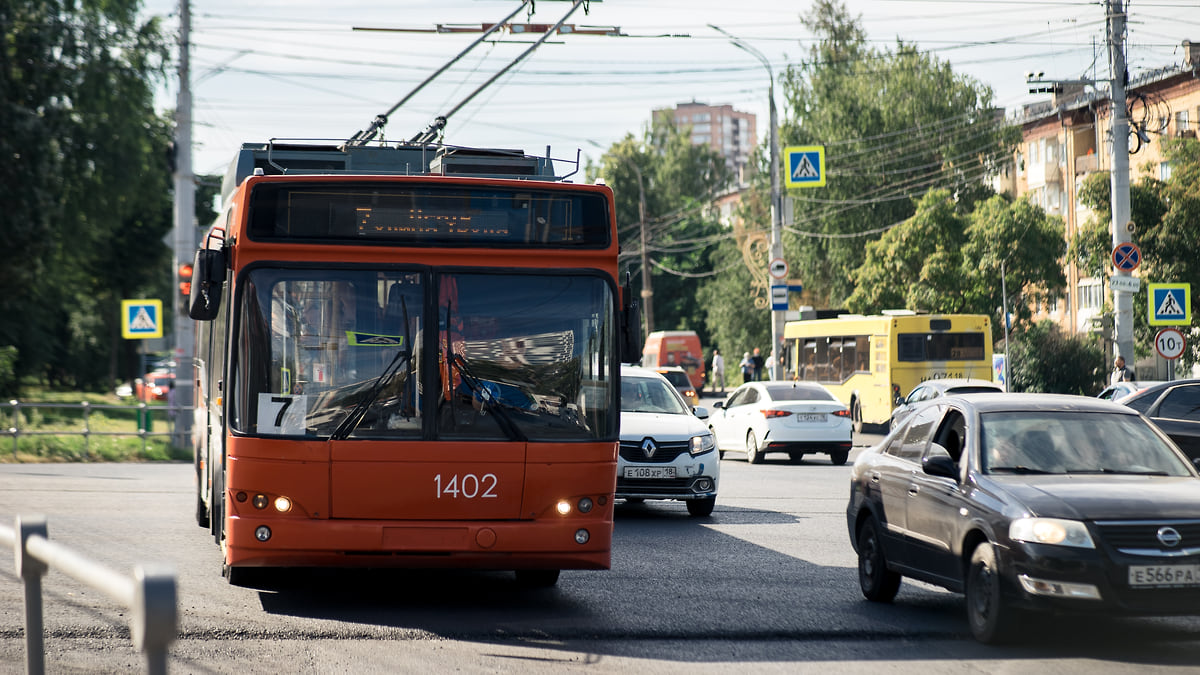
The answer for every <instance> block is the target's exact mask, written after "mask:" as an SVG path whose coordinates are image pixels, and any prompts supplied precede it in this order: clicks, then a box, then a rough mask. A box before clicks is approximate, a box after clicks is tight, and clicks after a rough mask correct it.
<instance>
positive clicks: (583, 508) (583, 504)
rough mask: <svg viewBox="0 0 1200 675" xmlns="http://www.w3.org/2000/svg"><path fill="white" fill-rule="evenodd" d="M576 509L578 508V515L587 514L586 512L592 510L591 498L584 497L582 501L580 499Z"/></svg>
mask: <svg viewBox="0 0 1200 675" xmlns="http://www.w3.org/2000/svg"><path fill="white" fill-rule="evenodd" d="M578 508H579V512H580V513H587V512H588V511H591V510H592V498H591V497H584V498H583V499H580V500H579V506H578Z"/></svg>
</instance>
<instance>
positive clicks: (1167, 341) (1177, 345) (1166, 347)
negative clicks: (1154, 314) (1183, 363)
mask: <svg viewBox="0 0 1200 675" xmlns="http://www.w3.org/2000/svg"><path fill="white" fill-rule="evenodd" d="M1186 345H1187V342H1186V341H1185V340H1184V339H1183V333H1182V332H1180V331H1179V329H1178V328H1164V329H1162V330H1160V331H1158V334H1157V335H1155V336H1154V351H1156V352H1158V355H1159V356H1161V357H1163V358H1164V359H1167V360H1168V361H1170V360H1172V359H1177V358H1179V357H1180V356H1182V355H1183V348H1184V346H1186Z"/></svg>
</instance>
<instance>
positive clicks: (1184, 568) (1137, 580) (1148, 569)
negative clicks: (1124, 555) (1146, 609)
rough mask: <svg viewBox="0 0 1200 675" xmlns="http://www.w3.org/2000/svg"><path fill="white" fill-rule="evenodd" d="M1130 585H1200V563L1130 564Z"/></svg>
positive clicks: (1147, 586)
mask: <svg viewBox="0 0 1200 675" xmlns="http://www.w3.org/2000/svg"><path fill="white" fill-rule="evenodd" d="M1129 585H1130V586H1132V587H1134V588H1139V587H1142V588H1150V587H1159V588H1161V587H1164V586H1200V565H1130V566H1129Z"/></svg>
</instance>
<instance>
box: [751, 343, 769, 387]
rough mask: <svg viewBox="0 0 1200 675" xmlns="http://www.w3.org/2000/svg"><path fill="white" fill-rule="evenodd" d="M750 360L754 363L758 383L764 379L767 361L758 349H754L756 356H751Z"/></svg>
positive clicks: (755, 379)
mask: <svg viewBox="0 0 1200 675" xmlns="http://www.w3.org/2000/svg"><path fill="white" fill-rule="evenodd" d="M750 360H751V361H752V362H753V363H754V381H755V382H758V381H759V380H761V379H763V366H764V365H766V361H764V360H763V357H762V352H760V351H759V350H758V347H755V348H754V356H751V357H750Z"/></svg>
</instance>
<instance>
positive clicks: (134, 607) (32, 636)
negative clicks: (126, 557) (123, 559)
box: [0, 516, 179, 675]
mask: <svg viewBox="0 0 1200 675" xmlns="http://www.w3.org/2000/svg"><path fill="white" fill-rule="evenodd" d="M0 542H4V543H7V544H9V545H10V546H11V547H12V549H13V552H14V553H15V554H16V555H15V558H16V566H17V576H19V577H21V580H22V581H23V582H24V586H25V672H27V673H31V674H35V675H41V674H42V673H44V672H46V652H45V643H44V635H45V625H44V621H43V616H42V577H43V576H45V575H46V572H47V571H49V570H50V569H56V570H59V571H61V572H63V573H64V574H66V575H67V576H69V577H71V578H72V579H75V580H76V581H79V582H82V583H84V584H87V585H88V586H91V587H92V588H94V589H96V590H97V591H100V592H101V593H104V594H105V595H107V596H108V597H110V598H112V599H113V600H115V601H117V602H119V603H121V604H122V605H124V606H126V607H128V608H129V609H130V611H131V616H130V618H129V634H130V637H131V638H132V639H133V646H134V648H135V649H137V650H139V651H141V652H144V653H145V655H146V672H148V673H152V674H153V675H160V674H165V673H166V672H167V649H168V648H169V647H170V645H171V643H172V642H174V640H175V636H176V634H177V633H178V632H179V611H178V607H177V605H178V600H177V593H176V589H175V573H174V571H173V570H172V569H171V568H170V567H168V566H166V565H136V566H135V567H134V568H133V578H129V577H126V576H122V575H120V574H118V573H116V572H114V571H112V570H110V569H109V568H107V567H105V566H104V565H101V564H100V563H97V562H94V561H92V560H89V559H87V558H85V557H84V556H82V555H80V554H79V553H76V552H75V551H72V550H71V549H70V548H67V547H66V546H63V545H61V544H58V543H55V542H52V541H50V540H49V539H48V538H47V534H46V517H45V516H17V519H16V529H15V530H13V529H9V528H8V527H5V526H3V525H0Z"/></svg>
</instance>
